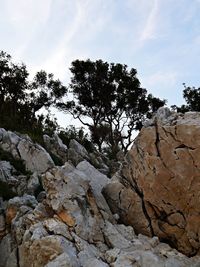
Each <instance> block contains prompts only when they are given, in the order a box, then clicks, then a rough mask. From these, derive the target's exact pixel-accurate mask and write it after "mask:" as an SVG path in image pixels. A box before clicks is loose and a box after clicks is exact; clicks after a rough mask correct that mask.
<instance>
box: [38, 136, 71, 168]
mask: <svg viewBox="0 0 200 267" xmlns="http://www.w3.org/2000/svg"><path fill="white" fill-rule="evenodd" d="M43 140H44V143H45V147H46V148H47V150H48V151H50V152H51V153H53V154H54V155H55V156H57V157H58V158H59V159H60V160H61V161H62V163H63V164H64V163H65V162H66V161H67V160H68V148H67V146H66V145H65V144H63V142H62V140H61V139H60V137H59V136H58V135H57V134H56V133H54V134H53V136H52V137H49V136H48V135H44V136H43Z"/></svg>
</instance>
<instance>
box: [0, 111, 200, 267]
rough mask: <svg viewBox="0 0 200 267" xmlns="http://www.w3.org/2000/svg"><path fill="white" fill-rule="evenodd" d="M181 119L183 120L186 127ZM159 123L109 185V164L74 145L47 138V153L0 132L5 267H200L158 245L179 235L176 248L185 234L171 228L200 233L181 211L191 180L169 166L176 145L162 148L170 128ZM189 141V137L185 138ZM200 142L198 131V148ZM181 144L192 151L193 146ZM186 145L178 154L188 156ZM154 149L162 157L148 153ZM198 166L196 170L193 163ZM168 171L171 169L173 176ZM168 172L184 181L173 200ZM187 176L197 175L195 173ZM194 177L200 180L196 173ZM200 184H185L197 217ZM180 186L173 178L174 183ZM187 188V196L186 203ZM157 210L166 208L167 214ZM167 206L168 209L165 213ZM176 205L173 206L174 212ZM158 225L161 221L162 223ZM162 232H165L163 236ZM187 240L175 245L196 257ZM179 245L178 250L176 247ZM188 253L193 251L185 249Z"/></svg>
mask: <svg viewBox="0 0 200 267" xmlns="http://www.w3.org/2000/svg"><path fill="white" fill-rule="evenodd" d="M170 116H171V115H170ZM187 116H189V115H187ZM164 117H165V116H164ZM190 117H191V116H190ZM159 120H160V119H159ZM164 120H165V118H164ZM177 120H178V118H177ZM182 120H183V118H180V122H181V121H182ZM185 120H186V119H185ZM157 121H158V118H157V119H156V118H154V120H153V121H152V122H149V124H150V125H149V126H148V127H146V128H144V129H143V130H142V132H141V133H140V135H139V137H138V138H137V140H136V142H135V144H134V146H133V148H132V150H131V151H130V153H129V154H128V156H127V160H126V164H124V167H123V169H122V170H121V172H118V173H116V174H115V175H114V176H113V177H112V178H111V179H110V178H108V177H107V176H106V175H105V173H108V171H109V170H108V166H107V165H106V163H105V159H104V158H103V157H101V155H99V154H98V153H96V152H94V153H91V154H90V153H88V152H87V151H86V150H85V149H84V148H83V147H82V146H81V145H80V144H78V143H77V142H76V141H75V140H74V141H72V142H71V144H70V147H69V148H67V147H66V146H64V145H63V144H62V142H61V140H60V139H59V138H58V137H57V136H54V137H48V136H45V137H44V141H45V144H46V146H45V148H43V147H41V146H39V145H37V144H34V143H33V142H32V140H31V139H30V138H29V137H27V136H21V135H18V134H15V133H11V132H9V131H5V130H3V129H0V152H1V153H0V194H1V197H0V267H28V266H30V267H43V266H45V267H57V266H63V267H79V266H80V267H81V266H83V267H90V266H91V267H104V266H111V267H129V266H137V267H138V266H141V267H148V266H149V267H152V266H155V267H159V266H165V267H170V266H171V267H176V266H177V267H178V266H180V267H184V266H185V267H186V266H187V267H188V266H196V267H197V266H198V264H199V263H200V258H199V257H198V256H195V257H192V258H188V257H187V256H185V255H183V254H181V253H180V252H178V251H177V250H175V249H174V248H172V247H170V246H169V245H168V244H167V243H166V242H165V243H163V242H160V241H159V238H158V237H157V236H156V235H158V236H159V237H160V238H162V239H163V241H167V240H170V238H171V237H172V236H173V238H174V239H173V238H172V241H173V240H175V238H177V239H178V237H180V238H181V235H180V234H179V232H178V234H179V236H178V234H177V236H176V231H174V232H173V235H172V234H171V232H169V231H168V228H167V225H169V226H170V227H171V228H170V229H173V227H174V229H175V230H176V229H177V228H178V229H180V230H182V232H181V233H185V232H186V230H187V229H192V231H193V232H192V231H190V232H189V230H188V232H189V233H190V234H191V235H192V233H197V231H196V230H198V226H199V224H198V223H196V224H194V221H193V220H191V227H192V228H188V227H189V226H188V221H187V220H188V218H189V215H188V216H187V215H186V213H184V212H185V210H184V209H182V205H183V204H182V203H183V202H184V201H185V202H186V203H188V199H189V198H187V195H186V193H187V190H186V188H185V189H184V187H186V184H185V183H186V182H185V183H184V182H183V181H184V177H185V176H186V174H185V171H183V172H182V173H181V170H180V169H181V167H180V164H179V163H177V164H178V165H177V166H176V165H173V164H172V162H171V163H170V160H171V161H172V159H169V160H166V158H163V155H162V152H161V151H162V149H164V150H165V152H166V155H168V156H169V157H170V158H171V155H170V154H169V153H170V152H169V151H171V150H170V149H171V148H170V146H169V145H172V141H171V139H170V140H169V145H166V144H165V148H162V149H161V144H160V143H162V141H161V140H163V137H161V135H160V132H162V131H161V130H160V128H162V127H164V126H163V125H162V123H165V122H163V121H162V122H159V123H157ZM173 121H175V119H173ZM189 121H191V119H188V123H189ZM155 122H156V123H157V124H155ZM196 122H197V120H196ZM166 123H167V124H168V126H169V127H168V128H170V127H172V126H171V125H172V124H173V122H171V121H169V118H166ZM159 125H160V126H159ZM161 125H162V126H161ZM180 125H181V123H180ZM190 125H191V124H190ZM199 125H200V124H199ZM159 127H160V128H159ZM166 127H167V126H166ZM189 128H190V127H189ZM189 128H188V132H189ZM196 128H198V124H197V127H196ZM145 131H147V132H149V136H150V137H149V138H152V140H153V141H152V140H149V139H147V134H145ZM154 131H156V133H157V134H156V133H154ZM143 136H144V139H142V138H143ZM170 136H171V134H169V135H168V138H170ZM172 136H173V133H172ZM188 136H189V135H187V134H186V135H185V138H186V137H187V138H188ZM154 137H155V139H153V138H154ZM197 137H198V136H197V132H196V142H197ZM142 140H143V141H142ZM156 140H157V141H156ZM184 140H185V139H184ZM188 140H189V139H188ZM181 142H182V141H181ZM188 142H189V141H188ZM190 143H192V141H190ZM183 144H185V145H187V146H188V147H190V148H193V146H191V144H189V143H185V142H183ZM183 144H181V147H180V148H179V149H182V150H183V149H186V148H185V147H182V145H183ZM177 146H180V144H178V145H177ZM154 147H155V148H154ZM150 149H157V150H155V151H154V150H152V152H150ZM187 149H188V150H189V148H187ZM190 150H191V149H190ZM47 151H48V152H47ZM158 151H160V152H159V153H158ZM52 153H53V155H56V157H57V158H60V159H61V160H63V165H62V166H56V162H54V161H53V159H52V157H51V154H52ZM167 153H168V154H167ZM176 153H177V156H176V157H177V158H178V159H176V160H177V161H181V160H183V157H181V155H182V154H181V152H180V153H179V152H176ZM191 157H192V156H191ZM147 159H148V160H147ZM184 159H185V160H184V162H183V163H182V165H184V164H186V167H185V169H187V168H188V166H189V162H187V161H188V159H187V158H184ZM190 159H191V158H190ZM165 160H166V161H167V162H166V163H165ZM64 161H65V163H64ZM147 161H148V162H147ZM22 163H23V164H22ZM190 163H191V161H190ZM166 164H171V165H169V166H168V165H166ZM192 164H193V165H195V164H197V163H196V162H195V161H193V163H192ZM94 165H95V167H94ZM23 166H24V168H23ZM175 166H176V167H175ZM172 167H173V168H174V169H173V168H172ZM190 167H191V166H190ZM148 168H149V169H148ZM168 168H169V170H170V168H171V170H170V171H169V172H167V169H168ZM192 168H194V169H195V168H198V166H196V167H195V166H194V167H192ZM178 170H179V172H178ZM164 171H165V172H164ZM165 173H167V174H169V173H170V174H171V173H174V174H175V173H178V175H180V176H181V175H182V176H181V178H180V177H179V176H178V177H179V182H177V184H179V187H178V185H176V186H175V187H174V188H175V189H178V190H179V191H174V192H171V193H172V196H170V193H169V192H170V191H172V189H173V188H172V186H171V185H169V189H168V191H167V193H166V192H163V191H162V190H163V188H164V187H162V186H159V183H158V180H160V181H162V183H163V184H164V185H165V187H166V188H168V184H165V182H164V179H167V178H166V174H165ZM189 173H190V175H191V174H192V172H191V171H189V172H187V174H188V175H189ZM195 174H196V175H197V177H198V172H197V171H196V172H195ZM148 175H149V176H148ZM184 175H185V176H184ZM170 177H171V176H170ZM195 177H196V176H195ZM197 177H196V178H194V182H191V181H192V178H188V179H190V182H189V181H188V184H187V185H188V186H190V189H191V190H192V194H194V195H195V197H194V199H193V200H192V194H191V195H190V196H191V199H190V206H189V207H193V210H192V212H191V216H194V215H196V218H198V213H197V212H198V209H197V205H198V201H197V199H198V197H197V196H196V195H198V190H196V191H195V188H196V189H198V187H197V185H198V183H197V182H196V181H198V178H197ZM171 179H172V178H171ZM176 179H177V178H176V177H175V176H174V178H173V179H172V180H174V183H175V181H176ZM180 179H182V180H180ZM154 180H155V181H154ZM181 185H182V187H183V189H182V190H185V191H184V192H185V195H184V198H183V193H181V191H180V188H181ZM154 186H155V187H154ZM161 189H162V190H161ZM149 190H150V192H149ZM156 190H157V191H156ZM173 190H174V189H173ZM177 192H179V193H177ZM195 192H196V193H195ZM156 196H157V200H156ZM173 196H174V198H175V196H176V198H175V199H176V202H175V203H177V205H179V206H176V205H175V204H174V203H173V201H172V200H173ZM164 197H165V198H164ZM168 198H169V199H168ZM186 199H187V200H186ZM162 200H164V202H163V201H162ZM195 201H196V203H195ZM165 202H166V203H170V204H165ZM179 202H180V203H179ZM159 203H162V204H161V207H160V206H159ZM178 203H179V204H178ZM192 203H193V204H192ZM195 204H196V206H195ZM165 205H167V207H168V206H169V207H168V208H169V209H165ZM171 205H174V206H173V207H174V209H173V210H172V207H171ZM195 207H196V208H195ZM170 209H171V210H170ZM162 210H163V211H165V212H166V214H170V215H168V217H169V218H170V219H171V221H170V220H169V218H168V217H166V218H168V219H167V220H165V216H163V217H162V219H161V217H159V216H158V214H159V212H160V211H162ZM169 210H170V212H171V213H170V212H169ZM186 210H187V209H186ZM188 211H189V208H188ZM156 212H157V213H156ZM167 212H169V213H167ZM173 214H174V215H173ZM182 217H184V220H183V219H181V218H182ZM158 218H160V222H157V221H158ZM163 218H164V219H163ZM173 220H174V221H173ZM168 222H170V223H168ZM196 222H197V220H196ZM160 223H163V226H162V225H161V224H160ZM177 225H178V226H177ZM165 226H166V227H165ZM156 227H157V228H156ZM159 227H160V228H161V229H165V230H163V231H162V235H161V234H160V232H161V230H159V229H160V228H159ZM164 227H165V228H164ZM195 229H196V230H195ZM194 230H195V231H196V232H195V231H194ZM163 233H164V234H163ZM170 234H171V235H170ZM146 235H148V236H149V237H148V236H146ZM151 235H153V236H151ZM182 236H183V234H182ZM192 238H193V239H194V240H195V242H196V243H194V244H198V243H199V241H198V240H197V238H198V236H195V237H194V236H193V237H192ZM181 240H182V241H180V242H179V243H178V242H176V243H173V242H171V243H172V245H173V246H175V245H176V247H177V248H178V249H179V250H182V251H184V252H185V253H187V254H190V252H191V251H192V253H193V252H194V250H193V247H194V246H192V245H190V244H189V245H188V243H187V242H185V240H186V239H185V237H182V239H181ZM181 242H182V244H183V245H182V247H181V249H180V247H178V245H177V244H180V243H181ZM184 242H185V243H184ZM168 243H169V242H168ZM196 246H197V245H196ZM186 247H187V250H184V249H182V248H186ZM195 253H196V250H195ZM195 253H194V254H195Z"/></svg>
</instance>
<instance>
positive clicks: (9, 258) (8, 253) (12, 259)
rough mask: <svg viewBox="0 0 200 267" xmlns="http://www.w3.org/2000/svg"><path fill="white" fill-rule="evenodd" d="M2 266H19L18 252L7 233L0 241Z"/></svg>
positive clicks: (0, 262)
mask: <svg viewBox="0 0 200 267" xmlns="http://www.w3.org/2000/svg"><path fill="white" fill-rule="evenodd" d="M0 259H1V260H0V267H17V266H18V265H17V254H16V250H15V249H13V240H12V238H11V235H10V234H7V235H6V236H5V237H4V238H3V239H2V240H1V242H0Z"/></svg>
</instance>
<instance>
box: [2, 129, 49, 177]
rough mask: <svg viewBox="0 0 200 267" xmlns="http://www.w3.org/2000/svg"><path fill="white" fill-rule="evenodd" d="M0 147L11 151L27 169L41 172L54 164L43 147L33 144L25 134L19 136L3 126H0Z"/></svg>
mask: <svg viewBox="0 0 200 267" xmlns="http://www.w3.org/2000/svg"><path fill="white" fill-rule="evenodd" d="M0 148H1V149H3V150H4V151H7V152H9V153H11V154H12V156H13V157H14V158H16V159H21V160H23V161H24V162H25V166H26V169H27V170H29V171H32V172H37V173H38V174H41V173H43V172H45V171H46V170H48V169H49V168H52V167H53V166H54V162H53V160H52V159H51V157H50V155H49V154H48V153H47V151H46V150H45V149H44V148H43V147H41V146H40V145H38V144H34V143H33V142H32V141H31V139H30V138H29V137H27V136H23V137H20V136H18V135H17V134H15V133H13V132H10V131H6V130H5V129H3V128H0Z"/></svg>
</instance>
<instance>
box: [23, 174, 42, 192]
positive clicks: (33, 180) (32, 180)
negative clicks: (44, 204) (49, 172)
mask: <svg viewBox="0 0 200 267" xmlns="http://www.w3.org/2000/svg"><path fill="white" fill-rule="evenodd" d="M39 187H40V181H39V178H38V175H37V173H36V172H34V173H33V174H32V175H30V177H29V179H28V182H27V190H26V192H27V193H28V194H30V195H34V194H35V192H36V190H37V189H38V188H39Z"/></svg>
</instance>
